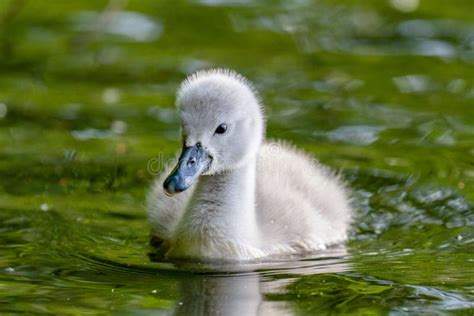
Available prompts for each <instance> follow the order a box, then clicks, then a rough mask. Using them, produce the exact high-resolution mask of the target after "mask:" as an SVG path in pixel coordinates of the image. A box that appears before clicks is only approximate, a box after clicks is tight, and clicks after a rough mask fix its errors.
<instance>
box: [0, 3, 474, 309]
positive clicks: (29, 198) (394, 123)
mask: <svg viewBox="0 0 474 316" xmlns="http://www.w3.org/2000/svg"><path fill="white" fill-rule="evenodd" d="M473 12H474V2H472V1H471V0H456V1H442V0H430V1H428V0H377V1H376V0H371V1H355V0H346V1H344V0H334V1H329V0H326V1H316V0H298V1H271V0H266V1H251V0H241V1H224V0H201V1H126V0H115V1H114V0H111V1H32V0H30V1H28V0H12V1H8V0H0V180H1V181H0V310H2V311H4V312H44V313H60V314H67V313H72V314H78V313H91V314H95V313H98V312H104V311H106V310H112V311H114V310H115V311H118V312H122V313H137V314H139V313H148V312H150V311H155V312H161V313H165V314H169V313H176V314H180V313H181V314H189V313H191V312H196V313H199V311H201V310H205V311H208V312H209V311H210V312H209V313H211V314H212V313H214V312H215V311H216V310H219V308H222V309H221V310H224V311H225V310H227V309H226V308H228V309H229V310H234V311H236V312H238V311H241V314H242V313H243V310H241V309H240V308H241V305H246V306H253V305H252V304H254V303H255V304H257V305H258V306H264V307H261V313H264V311H266V309H265V308H269V310H272V312H271V313H273V314H275V313H278V312H282V313H287V314H308V315H309V314H313V313H316V312H323V313H327V312H331V311H335V312H343V313H356V314H357V313H359V314H360V313H367V314H378V313H383V314H384V313H391V312H393V313H401V314H403V313H410V312H411V313H418V312H428V313H439V312H442V311H457V312H459V313H466V314H469V313H473V312H474V292H473V289H474V283H473V280H474V257H473V253H474V229H473V226H474V210H473V200H474V190H473V189H472V188H473V184H474V107H473V105H474V16H473ZM209 67H228V68H232V69H234V70H236V71H237V72H239V73H242V74H243V75H245V76H246V77H248V78H249V79H250V80H251V81H252V82H254V83H255V85H256V87H257V89H258V90H259V91H260V93H261V95H262V98H263V100H264V103H265V106H266V109H267V113H268V132H267V135H268V137H271V138H283V139H286V140H288V141H290V142H292V143H295V144H297V145H298V146H299V147H302V148H304V149H305V150H307V151H308V152H309V153H311V154H312V155H314V156H316V157H317V158H318V159H320V160H321V161H322V162H323V163H325V164H328V165H329V166H331V167H333V168H335V169H337V170H340V171H341V172H342V173H343V175H344V177H345V178H346V180H347V181H348V182H349V183H350V186H351V187H352V188H353V190H354V200H355V204H356V209H357V218H356V222H355V224H354V227H353V230H352V233H351V234H352V238H351V241H350V242H349V244H348V249H347V253H342V254H341V253H338V254H331V255H330V256H329V257H330V258H329V259H327V258H326V259H324V257H325V256H326V255H324V254H320V255H321V256H322V257H320V255H315V256H314V257H310V258H306V259H304V260H295V261H294V262H287V263H281V265H282V266H278V267H275V266H273V265H265V264H263V265H261V266H252V267H248V266H245V265H244V266H242V267H240V269H241V270H246V271H248V270H250V271H251V272H246V273H243V274H239V273H236V274H233V275H231V276H226V277H223V276H222V275H221V274H209V275H208V274H202V273H196V272H193V271H195V270H196V267H187V268H183V267H176V266H174V265H173V264H172V263H168V262H154V261H152V260H150V257H151V258H153V256H150V257H149V256H148V253H149V252H153V250H152V249H151V247H150V246H149V245H148V238H149V236H148V232H149V228H148V225H147V222H146V215H145V214H146V212H145V207H144V196H145V193H146V191H147V187H148V186H149V184H150V182H151V180H152V178H153V176H154V175H155V174H156V173H157V172H159V167H160V164H158V165H153V170H150V167H151V166H152V165H151V164H150V163H151V162H154V161H157V160H156V159H158V161H162V160H166V159H167V158H170V157H173V156H174V154H175V152H176V151H177V150H178V149H179V147H180V141H179V122H178V118H177V116H176V114H175V112H174V93H175V90H176V88H177V86H178V85H179V83H180V81H181V80H183V79H184V78H185V76H186V75H187V74H189V73H191V72H193V71H196V70H199V69H203V68H209ZM157 167H158V169H156V168H157ZM295 264H296V267H295ZM302 266H304V267H305V268H304V269H302ZM331 267H333V269H331ZM214 268H215V267H214ZM209 278H210V279H212V280H213V282H215V283H213V282H209V281H207V282H208V283H207V284H209V283H210V284H211V285H210V287H211V288H221V289H222V288H228V289H233V288H235V287H240V286H241V285H242V284H240V283H238V280H242V279H243V280H245V282H247V283H245V282H244V283H245V284H249V290H248V292H247V293H245V291H244V292H243V293H244V294H242V293H241V292H239V291H231V293H235V292H238V293H240V294H239V295H238V296H236V297H232V295H231V294H229V293H227V292H225V291H224V290H222V291H221V292H222V293H224V294H225V295H226V296H225V297H222V295H224V294H222V293H221V292H219V291H216V292H213V291H211V290H209V289H208V288H206V285H205V284H206V280H209ZM282 280H283V281H282ZM236 282H237V283H236ZM188 284H191V285H190V286H188ZM229 295H230V298H229ZM203 302H207V303H203ZM218 302H220V303H219V304H221V305H219V304H218ZM205 304H208V305H205ZM226 304H227V305H226ZM239 304H240V305H239ZM183 306H185V307H183ZM203 306H204V307H203ZM216 306H217V307H216ZM239 306H240V307H239ZM211 307H212V308H211ZM218 307H219V308H218ZM206 308H207V309H206ZM213 308H214V309H213ZM213 311H214V312H213ZM246 312H249V311H246ZM249 313H250V312H249ZM268 313H270V312H268Z"/></svg>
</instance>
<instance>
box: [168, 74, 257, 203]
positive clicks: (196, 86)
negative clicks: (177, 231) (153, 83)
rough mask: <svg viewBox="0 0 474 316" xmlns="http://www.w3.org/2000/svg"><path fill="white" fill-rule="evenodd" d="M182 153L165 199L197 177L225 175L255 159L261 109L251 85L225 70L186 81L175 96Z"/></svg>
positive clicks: (187, 186)
mask: <svg viewBox="0 0 474 316" xmlns="http://www.w3.org/2000/svg"><path fill="white" fill-rule="evenodd" d="M177 107H178V109H179V113H180V118H181V124H182V131H183V133H182V135H183V151H182V153H181V156H180V158H179V161H178V164H177V166H176V168H175V169H174V170H173V171H172V172H171V174H170V175H169V176H168V178H167V179H166V180H165V182H164V189H165V191H166V192H167V193H168V194H175V193H179V192H182V191H184V190H186V189H187V188H189V187H190V186H191V185H192V183H193V182H194V181H195V180H196V179H197V178H198V177H199V176H200V175H201V174H207V175H212V174H216V173H220V172H228V171H231V170H233V169H236V168H240V167H241V166H243V165H245V164H246V163H247V162H249V161H250V160H251V159H254V158H255V156H256V155H257V152H258V149H259V147H260V144H261V142H262V138H263V134H264V116H263V111H262V106H261V105H260V102H259V100H258V97H257V95H256V93H255V91H254V90H253V89H252V86H251V84H250V83H249V82H248V81H247V80H246V79H245V78H243V77H242V76H240V75H238V74H236V73H234V72H232V71H228V70H207V71H201V72H198V73H195V74H193V75H191V76H189V77H188V78H187V79H186V80H185V81H184V82H183V83H182V84H181V87H180V88H179V91H178V95H177Z"/></svg>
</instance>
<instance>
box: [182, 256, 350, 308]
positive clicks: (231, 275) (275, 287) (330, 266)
mask: <svg viewBox="0 0 474 316" xmlns="http://www.w3.org/2000/svg"><path fill="white" fill-rule="evenodd" d="M345 256H346V250H345V248H337V249H331V250H330V251H324V252H322V253H320V254H316V255H312V256H311V257H310V258H305V259H302V258H299V259H296V258H295V259H293V260H285V261H278V262H270V263H260V264H249V265H239V266H235V265H219V266H217V265H211V264H207V265H202V264H201V265H199V266H196V265H195V264H194V265H192V264H181V265H180V268H181V269H191V270H200V272H199V273H198V274H196V275H194V276H193V277H192V278H189V277H188V278H185V279H183V280H182V281H181V282H180V285H179V289H180V295H181V299H179V300H178V301H177V303H176V306H175V309H174V314H175V315H239V316H241V315H292V314H294V313H293V311H292V306H291V305H290V303H286V302H279V301H272V300H269V299H267V294H278V293H284V292H285V291H286V288H287V286H288V285H290V284H291V283H293V282H295V281H297V280H298V279H299V278H298V276H304V275H314V274H320V273H338V272H343V271H347V270H348V269H349V268H350V264H349V263H348V262H346V260H345V259H344V258H345ZM204 271H206V272H204ZM210 271H226V272H225V273H219V272H210Z"/></svg>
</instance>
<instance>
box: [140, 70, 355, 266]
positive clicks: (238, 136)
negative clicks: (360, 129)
mask: <svg viewBox="0 0 474 316" xmlns="http://www.w3.org/2000/svg"><path fill="white" fill-rule="evenodd" d="M177 107H178V109H179V113H180V117H181V122H182V130H183V150H182V152H181V156H180V157H179V160H178V164H177V166H176V167H175V168H174V170H173V171H171V173H170V174H169V175H168V177H167V178H166V179H165V176H166V175H167V174H168V173H169V172H170V171H169V170H167V171H166V172H165V173H164V174H163V175H162V176H161V177H159V178H158V179H157V180H156V182H155V183H154V185H153V187H152V190H151V192H150V194H149V196H148V216H149V221H150V223H151V225H152V226H153V234H154V236H155V237H157V238H159V239H161V240H162V241H163V242H164V244H165V245H167V246H168V250H167V253H166V256H167V257H169V258H186V259H199V260H206V259H213V260H214V259H220V260H253V259H257V258H262V257H266V256H273V255H287V254H295V253H300V252H309V251H315V250H321V249H324V248H326V247H327V246H330V245H333V244H336V243H339V242H342V241H344V240H345V239H346V236H347V235H346V231H347V228H348V226H349V224H350V219H351V209H350V206H349V200H348V196H347V193H346V191H345V189H344V186H343V185H342V184H341V182H340V181H339V179H338V178H337V177H336V176H335V175H334V174H332V173H331V172H329V171H328V170H327V169H326V168H324V167H323V166H321V165H319V164H318V163H317V162H315V161H314V160H312V159H311V158H310V157H308V156H306V155H305V154H304V153H302V152H300V151H297V150H295V149H293V148H291V147H289V146H287V145H286V144H284V143H281V142H265V141H264V140H263V138H264V130H265V126H264V120H265V119H264V114H263V109H262V105H261V104H260V100H259V99H258V97H257V94H256V92H255V91H254V90H253V88H252V85H251V84H250V82H248V81H247V80H246V79H245V78H243V77H242V76H240V75H238V74H237V73H235V72H232V71H229V70H219V69H218V70H208V71H201V72H198V73H196V74H194V75H191V76H189V77H188V78H187V79H186V80H185V81H184V82H183V83H182V84H181V87H180V88H179V91H178V96H177Z"/></svg>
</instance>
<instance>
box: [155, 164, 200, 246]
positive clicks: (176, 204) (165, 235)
mask: <svg viewBox="0 0 474 316" xmlns="http://www.w3.org/2000/svg"><path fill="white" fill-rule="evenodd" d="M170 172H171V167H168V168H166V169H165V170H164V171H163V173H161V174H160V176H159V177H158V178H157V179H156V180H155V181H154V183H153V185H152V186H151V190H150V192H149V193H148V196H147V210H148V221H149V222H150V224H151V226H152V231H153V235H154V236H156V237H158V238H159V239H162V240H163V241H169V240H170V239H171V237H172V235H173V232H174V230H175V228H176V225H177V224H178V221H179V219H180V218H181V216H182V215H183V212H184V209H185V207H186V205H187V203H188V201H189V198H190V197H191V195H192V192H193V190H194V186H192V187H190V188H189V189H187V190H186V191H184V192H181V193H179V194H176V195H174V196H172V197H169V196H167V195H166V194H165V191H164V189H163V182H164V181H165V179H166V177H167V176H168V175H169V174H170Z"/></svg>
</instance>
